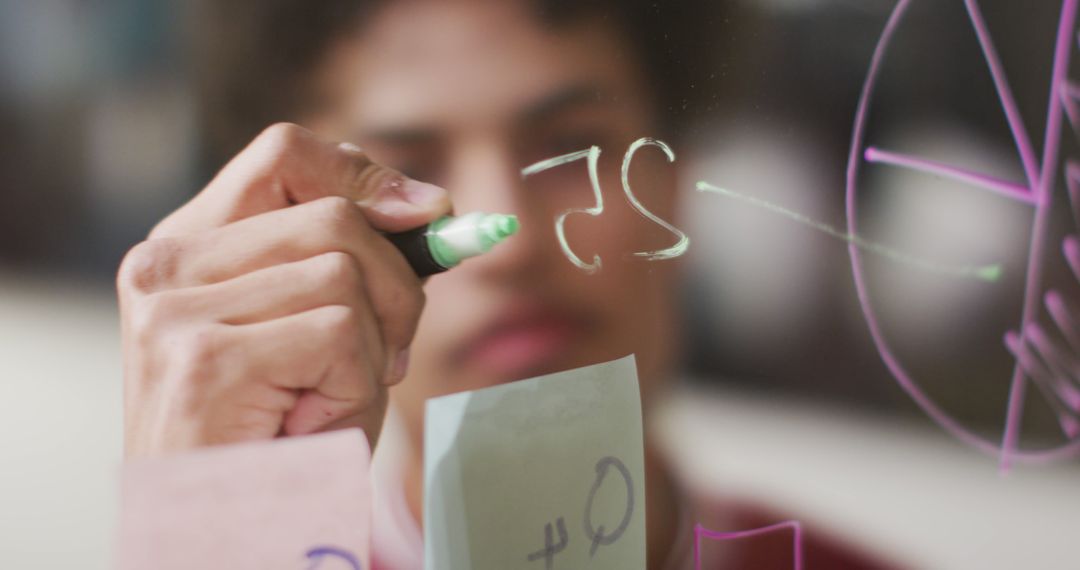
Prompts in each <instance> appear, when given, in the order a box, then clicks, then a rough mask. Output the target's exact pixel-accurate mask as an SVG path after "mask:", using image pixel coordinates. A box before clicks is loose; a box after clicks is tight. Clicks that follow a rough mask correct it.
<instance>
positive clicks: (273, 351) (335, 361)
mask: <svg viewBox="0 0 1080 570" xmlns="http://www.w3.org/2000/svg"><path fill="white" fill-rule="evenodd" d="M231 334H233V335H238V336H239V337H240V338H243V339H244V343H245V347H246V350H247V351H248V353H249V355H250V357H249V358H248V359H247V361H248V362H251V363H252V368H250V369H248V370H245V371H244V374H245V376H247V377H249V378H250V379H261V380H262V381H263V382H268V383H270V384H272V385H275V386H278V387H281V388H288V389H293V390H301V391H309V390H310V391H314V392H317V393H319V394H322V395H323V396H325V397H326V398H328V399H331V400H335V401H338V402H341V403H343V404H342V406H341V407H340V409H337V412H339V413H340V414H343V413H345V412H346V411H348V412H349V413H352V412H355V411H356V410H364V409H367V407H368V406H369V405H370V404H372V403H373V402H374V401H375V400H374V398H375V397H376V392H378V391H379V390H382V389H383V388H382V386H381V383H380V382H379V378H380V376H381V374H382V371H383V370H384V369H385V368H386V362H385V358H384V356H383V354H384V351H383V349H382V345H381V343H380V341H379V335H378V331H377V330H376V325H375V322H374V320H373V318H372V317H371V315H367V314H365V313H363V312H362V311H358V310H356V309H354V308H352V307H346V306H341V305H334V306H327V307H320V308H318V309H314V310H311V311H307V312H304V313H299V314H295V315H289V316H287V317H282V318H280V319H274V320H272V321H266V322H261V323H256V324H251V325H243V326H238V327H233V329H232V333H231ZM345 403H347V404H348V405H347V406H345V405H344V404H345ZM338 417H343V416H340V415H333V414H331V415H327V416H326V417H325V418H324V422H326V423H329V422H331V421H333V420H335V419H337V418H338Z"/></svg>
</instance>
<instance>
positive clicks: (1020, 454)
mask: <svg viewBox="0 0 1080 570" xmlns="http://www.w3.org/2000/svg"><path fill="white" fill-rule="evenodd" d="M910 5H911V0H898V1H897V3H896V7H895V8H894V9H893V12H892V14H891V15H890V16H889V19H888V21H887V22H886V24H885V27H884V29H883V30H882V33H881V36H880V38H879V39H878V43H877V46H876V47H875V48H874V53H873V55H872V57H871V60H870V66H869V69H868V71H867V74H866V80H865V81H864V82H863V87H862V91H861V92H860V94H859V100H858V105H857V108H856V111H855V121H854V124H853V125H852V135H851V147H850V149H849V152H848V164H847V172H846V175H845V185H846V191H845V198H844V211H845V215H846V217H847V227H848V233H850V234H851V235H859V230H858V216H857V215H856V214H857V205H856V204H857V192H856V190H857V180H858V175H859V167H860V163H861V160H860V159H861V158H862V155H863V153H862V150H863V148H862V146H861V145H862V144H863V141H864V136H865V131H866V125H867V123H868V121H869V115H870V100H871V95H872V94H873V92H874V89H875V87H876V86H877V78H878V75H879V72H880V70H881V65H882V61H883V60H884V58H885V54H886V52H887V51H888V46H889V45H890V44H891V42H892V38H893V36H894V35H895V33H896V30H897V28H898V27H899V25H900V22H901V21H902V20H903V17H904V15H905V14H906V12H907V9H908V8H909V7H910ZM1063 12H1065V13H1067V14H1075V3H1074V2H1072V1H1070V0H1066V4H1065V5H1064V6H1063ZM1063 19H1068V20H1070V21H1071V20H1072V17H1071V16H1070V17H1069V18H1063ZM1063 25H1065V24H1063ZM999 94H1000V93H999ZM848 255H849V257H850V258H851V269H852V278H853V280H854V282H855V292H856V296H857V297H858V300H859V306H860V307H861V308H862V311H863V316H864V317H865V319H866V325H867V328H868V329H869V332H870V338H871V339H872V340H873V341H874V345H875V346H876V347H877V349H878V354H879V355H880V356H881V359H882V362H883V363H884V364H885V367H886V368H888V369H889V372H891V373H892V375H893V378H895V379H896V381H897V383H898V384H899V385H900V387H901V388H902V389H903V390H904V392H906V393H907V394H908V397H910V398H911V400H912V401H913V402H915V404H916V405H918V406H919V407H920V408H921V409H922V410H923V412H924V413H925V414H926V415H927V417H929V418H930V419H931V420H933V421H934V422H935V423H937V424H938V425H939V426H941V428H942V429H943V430H945V431H946V432H948V433H949V434H951V435H952V436H953V437H955V438H957V439H958V440H959V441H961V442H963V443H965V444H967V445H970V446H971V447H973V448H975V449H978V450H979V451H982V452H984V453H987V454H988V455H998V456H1000V454H1001V453H1002V449H1003V448H1002V446H1000V445H999V444H997V443H995V442H992V441H990V440H988V439H986V438H984V437H983V436H981V435H980V434H978V433H975V432H973V431H971V430H970V429H968V428H967V427H965V426H964V425H962V424H961V423H960V422H959V421H957V420H956V419H954V418H953V417H952V416H950V415H949V414H948V413H946V412H945V410H943V409H942V408H941V407H940V406H938V405H937V403H936V402H934V400H932V399H931V398H930V397H929V396H928V395H927V394H926V392H924V391H923V390H922V389H921V388H920V387H919V386H918V384H916V383H915V381H914V379H913V378H912V376H911V375H910V374H909V373H908V371H907V370H906V369H905V368H904V366H903V365H902V364H901V363H900V360H899V359H898V358H897V357H896V355H895V354H894V353H893V352H892V349H891V348H890V347H889V344H888V342H887V341H886V340H885V335H884V333H883V332H882V329H881V324H880V322H879V321H878V318H877V315H876V314H875V312H874V308H873V305H872V303H871V302H870V297H869V288H868V287H867V284H866V279H865V276H864V275H863V267H862V256H861V252H860V251H859V249H858V247H857V246H855V245H854V244H848ZM1014 375H1015V371H1014ZM1078 455H1080V441H1072V442H1069V443H1067V444H1065V445H1062V446H1059V447H1056V448H1047V449H1040V450H1031V451H1020V450H1011V452H1010V457H1013V458H1020V459H1024V460H1025V461H1028V462H1031V463H1045V462H1051V461H1057V460H1060V459H1064V458H1073V457H1077V456H1078Z"/></svg>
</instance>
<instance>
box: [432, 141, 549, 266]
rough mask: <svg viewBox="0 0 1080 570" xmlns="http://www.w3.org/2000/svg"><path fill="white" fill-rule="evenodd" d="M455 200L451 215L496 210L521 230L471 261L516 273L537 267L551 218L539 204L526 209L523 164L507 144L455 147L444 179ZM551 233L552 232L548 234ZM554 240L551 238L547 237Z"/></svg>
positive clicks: (526, 197) (473, 263)
mask: <svg viewBox="0 0 1080 570" xmlns="http://www.w3.org/2000/svg"><path fill="white" fill-rule="evenodd" d="M447 187H448V189H449V190H450V194H451V196H452V198H453V203H454V213H456V214H465V213H468V212H475V211H481V212H494V213H500V214H513V215H515V216H517V217H518V220H519V221H520V224H521V229H520V230H519V231H518V233H517V234H516V235H514V236H513V237H511V238H510V239H508V240H506V241H505V242H503V243H501V244H499V245H498V246H496V247H495V249H494V250H492V251H491V252H490V253H487V254H485V255H483V256H481V257H479V258H477V259H476V260H474V261H473V262H472V263H471V265H473V266H474V267H476V268H478V269H479V268H480V266H481V265H483V266H484V267H485V268H487V269H488V270H509V271H514V272H517V273H520V272H521V271H520V270H521V269H522V268H523V267H528V266H536V265H537V264H538V263H539V261H540V259H541V258H542V257H543V256H542V253H543V246H544V243H545V237H544V236H545V235H546V234H545V232H547V233H551V232H550V227H549V226H551V220H549V219H546V218H547V217H548V216H546V214H544V213H543V212H541V211H540V209H539V208H536V207H532V208H530V207H529V202H530V200H529V196H528V194H527V188H526V186H525V183H524V179H523V177H522V175H521V165H520V164H518V163H517V160H516V157H515V156H514V154H513V152H512V151H511V150H510V145H508V144H499V143H497V142H477V143H473V144H464V145H460V146H458V149H457V152H456V153H455V156H454V157H453V160H452V165H451V169H450V176H449V180H448V183H447ZM551 237H553V236H551ZM548 241H550V242H551V243H554V242H553V241H551V240H550V239H549V240H548Z"/></svg>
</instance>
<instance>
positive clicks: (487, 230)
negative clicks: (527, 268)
mask: <svg viewBox="0 0 1080 570" xmlns="http://www.w3.org/2000/svg"><path fill="white" fill-rule="evenodd" d="M479 225H480V231H482V232H483V234H484V237H486V238H487V239H488V240H489V241H490V242H491V244H492V245H494V244H497V243H499V242H501V241H503V240H504V239H506V238H508V237H510V236H512V235H514V234H516V233H517V231H518V229H519V228H520V227H521V224H520V223H519V222H518V219H517V216H513V215H509V214H487V215H486V216H484V220H483V221H482V222H480V224H479Z"/></svg>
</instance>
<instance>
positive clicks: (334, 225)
mask: <svg viewBox="0 0 1080 570" xmlns="http://www.w3.org/2000/svg"><path fill="white" fill-rule="evenodd" d="M316 210H317V213H316V216H317V218H318V224H319V226H320V227H321V228H322V230H323V231H325V232H327V233H328V234H329V237H330V238H331V239H333V240H335V241H337V242H340V241H346V242H348V241H352V240H354V239H356V238H357V234H358V233H359V232H360V231H362V229H361V228H363V227H364V224H365V220H364V216H363V214H362V213H361V212H360V207H359V206H357V205H356V203H355V202H353V201H352V200H349V199H348V198H344V197H341V196H328V197H326V198H320V199H319V200H317V201H316Z"/></svg>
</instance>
